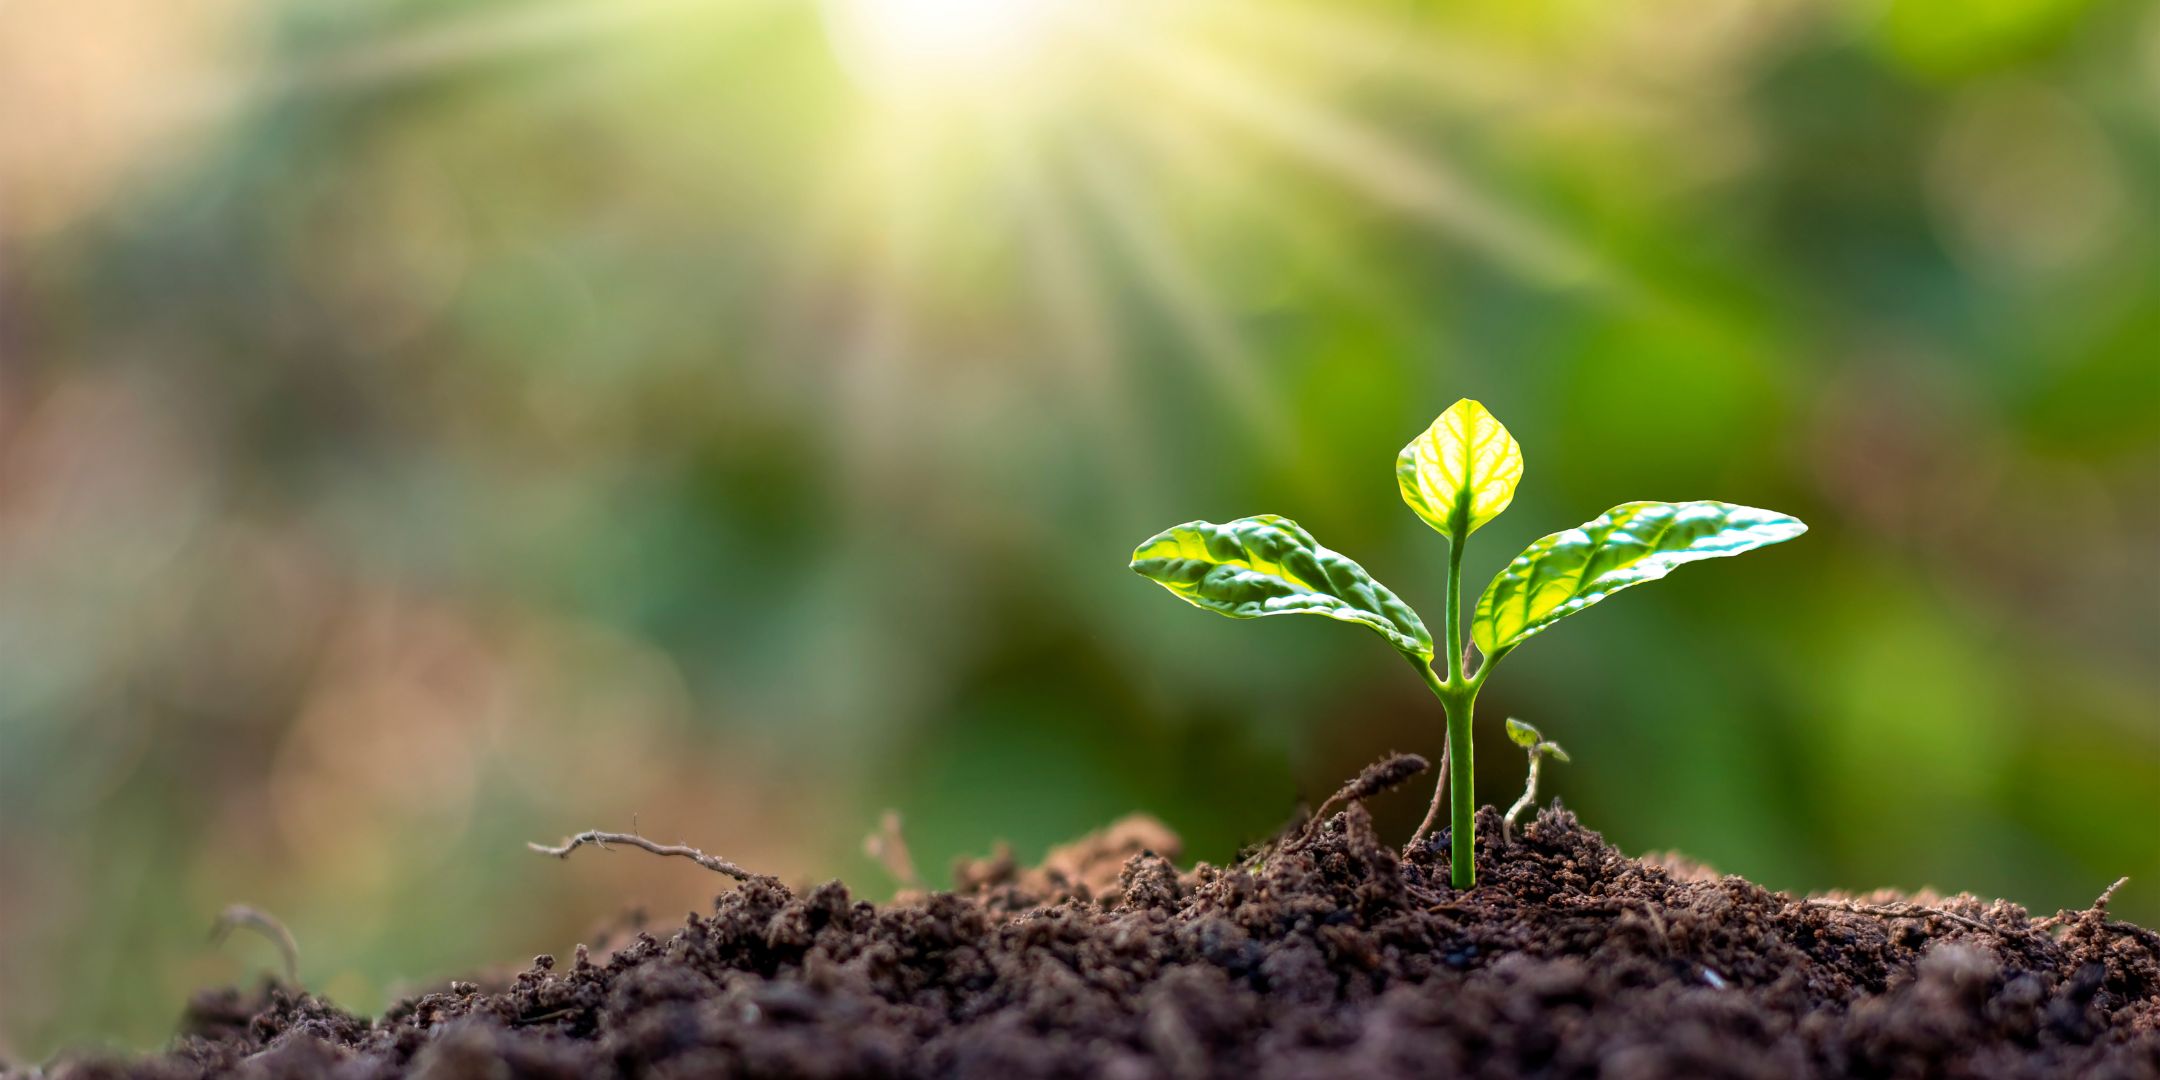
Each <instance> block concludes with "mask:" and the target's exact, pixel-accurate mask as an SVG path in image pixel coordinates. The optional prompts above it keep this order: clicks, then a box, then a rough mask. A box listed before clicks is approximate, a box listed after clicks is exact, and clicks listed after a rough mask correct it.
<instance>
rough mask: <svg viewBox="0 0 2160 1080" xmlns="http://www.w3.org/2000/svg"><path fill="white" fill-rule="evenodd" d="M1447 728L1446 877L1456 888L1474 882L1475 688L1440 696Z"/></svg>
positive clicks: (1467, 886) (1475, 827)
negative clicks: (1472, 740)
mask: <svg viewBox="0 0 2160 1080" xmlns="http://www.w3.org/2000/svg"><path fill="white" fill-rule="evenodd" d="M1440 704H1441V705H1442V706H1443V707H1445V708H1446V709H1447V729H1448V771H1449V773H1450V774H1451V775H1450V776H1449V777H1448V812H1449V814H1448V816H1449V821H1448V829H1449V832H1448V879H1449V881H1451V882H1452V883H1453V884H1454V886H1455V887H1456V888H1458V889H1467V888H1470V887H1472V886H1474V885H1476V884H1477V862H1476V860H1475V855H1476V846H1477V816H1476V815H1477V792H1476V784H1477V780H1476V773H1475V771H1474V770H1473V769H1472V767H1471V746H1470V716H1471V712H1472V709H1473V707H1474V706H1475V705H1476V704H1477V691H1475V690H1470V691H1467V692H1463V691H1458V692H1456V693H1453V694H1449V695H1448V696H1446V697H1443V698H1441V699H1440Z"/></svg>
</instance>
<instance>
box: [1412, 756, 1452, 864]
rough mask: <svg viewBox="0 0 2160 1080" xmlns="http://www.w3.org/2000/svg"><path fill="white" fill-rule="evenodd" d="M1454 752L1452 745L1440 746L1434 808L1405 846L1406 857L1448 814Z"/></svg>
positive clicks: (1426, 813) (1430, 809) (1426, 815)
mask: <svg viewBox="0 0 2160 1080" xmlns="http://www.w3.org/2000/svg"><path fill="white" fill-rule="evenodd" d="M1454 752H1455V748H1454V747H1453V746H1452V745H1450V744H1448V743H1441V744H1440V781H1439V782H1438V783H1436V784H1434V785H1433V789H1432V806H1431V807H1430V808H1428V809H1427V810H1426V811H1425V820H1424V821H1421V822H1419V823H1418V827H1417V831H1416V832H1414V833H1411V834H1410V842H1409V843H1407V844H1404V845H1403V854H1404V855H1408V854H1410V853H1411V852H1412V851H1415V850H1416V849H1417V846H1418V845H1419V844H1421V843H1423V842H1424V841H1425V837H1426V836H1427V834H1429V833H1431V832H1432V831H1433V826H1435V825H1438V824H1440V815H1442V814H1444V813H1446V812H1447V780H1448V757H1449V755H1451V754H1453V753H1454Z"/></svg>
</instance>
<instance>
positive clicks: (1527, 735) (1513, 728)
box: [1507, 716, 1545, 750]
mask: <svg viewBox="0 0 2160 1080" xmlns="http://www.w3.org/2000/svg"><path fill="white" fill-rule="evenodd" d="M1507 737H1508V741H1509V742H1511V743H1514V744H1515V745H1517V746H1520V747H1522V748H1523V749H1525V750H1528V749H1529V748H1531V747H1533V746H1536V745H1537V744H1539V743H1541V742H1544V741H1545V736H1544V735H1543V734H1542V733H1540V732H1539V731H1538V729H1536V728H1534V727H1531V726H1530V725H1529V724H1525V723H1523V722H1522V721H1520V720H1517V719H1515V718H1514V717H1512V716H1510V717H1508V718H1507Z"/></svg>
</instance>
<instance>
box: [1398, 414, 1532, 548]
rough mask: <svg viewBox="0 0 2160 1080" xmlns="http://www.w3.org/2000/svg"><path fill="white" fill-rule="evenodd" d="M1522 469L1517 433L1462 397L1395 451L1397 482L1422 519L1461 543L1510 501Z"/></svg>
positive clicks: (1498, 513) (1519, 480)
mask: <svg viewBox="0 0 2160 1080" xmlns="http://www.w3.org/2000/svg"><path fill="white" fill-rule="evenodd" d="M1522 469H1523V461H1522V447H1520V446H1518V445H1516V443H1515V437H1514V436H1513V435H1510V434H1508V429H1507V428H1505V427H1503V426H1501V424H1500V421H1498V420H1496V419H1494V418H1493V414H1491V413H1489V412H1486V411H1485V406H1483V405H1480V404H1478V403H1477V402H1475V401H1472V400H1470V399H1469V398H1464V399H1462V400H1461V401H1458V402H1456V403H1455V404H1453V405H1450V406H1448V410H1447V411H1446V412H1444V413H1441V414H1440V417H1439V419H1436V420H1434V421H1433V422H1432V426H1431V427H1429V428H1426V429H1425V433H1424V434H1423V435H1420V436H1418V437H1417V438H1415V439H1412V440H1410V445H1408V446H1405V447H1403V448H1402V453H1400V454H1397V455H1396V456H1395V486H1397V487H1399V488H1401V489H1402V497H1403V501H1404V502H1406V503H1409V504H1410V509H1412V510H1415V511H1417V516H1419V517H1421V518H1424V519H1425V524H1427V525H1430V526H1432V527H1433V528H1435V529H1438V530H1439V531H1440V535H1442V536H1445V537H1447V538H1449V539H1450V540H1451V541H1454V542H1457V543H1460V542H1461V541H1462V540H1463V539H1464V538H1466V537H1468V536H1469V535H1470V534H1471V533H1474V532H1476V531H1477V529H1478V526H1480V525H1483V524H1485V523H1486V522H1488V521H1491V520H1492V519H1494V518H1496V517H1498V516H1500V511H1502V510H1505V509H1507V505H1508V503H1510V502H1512V501H1514V498H1515V485H1516V484H1518V483H1521V482H1522Z"/></svg>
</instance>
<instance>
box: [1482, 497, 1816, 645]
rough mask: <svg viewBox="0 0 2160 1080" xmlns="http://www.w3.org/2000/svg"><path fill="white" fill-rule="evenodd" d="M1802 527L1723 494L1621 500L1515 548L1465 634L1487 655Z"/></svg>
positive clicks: (1788, 536)
mask: <svg viewBox="0 0 2160 1080" xmlns="http://www.w3.org/2000/svg"><path fill="white" fill-rule="evenodd" d="M1806 531H1807V526H1806V525H1803V524H1801V523H1800V519H1798V518H1794V517H1788V516H1786V515H1784V514H1780V513H1776V512H1773V511H1770V510H1757V509H1755V508H1754V507H1752V506H1735V505H1733V504H1732V503H1723V502H1710V501H1703V502H1685V503H1665V502H1631V503H1622V504H1620V505H1619V506H1615V507H1613V508H1612V509H1610V510H1607V511H1605V512H1604V513H1603V514H1601V515H1599V516H1598V517H1597V518H1596V520H1593V521H1588V522H1585V523H1583V524H1582V525H1581V526H1580V527H1578V528H1573V529H1568V530H1566V531H1565V532H1556V533H1554V534H1552V535H1551V536H1548V537H1545V538H1544V539H1542V540H1539V541H1537V542H1536V543H1533V544H1531V545H1530V546H1529V547H1527V548H1524V549H1523V553H1522V554H1520V555H1517V556H1515V561H1514V562H1511V563H1509V564H1508V565H1507V569H1505V570H1502V571H1500V574H1499V576H1497V577H1495V578H1493V580H1492V584H1490V585H1487V586H1486V587H1485V595H1483V596H1481V597H1479V598H1478V603H1477V618H1476V619H1475V621H1474V622H1473V623H1472V624H1471V636H1472V639H1473V640H1475V641H1476V642H1477V647H1478V650H1479V651H1480V652H1483V653H1484V654H1485V655H1487V656H1493V655H1496V654H1498V653H1499V652H1501V651H1502V650H1505V649H1511V648H1514V647H1515V646H1516V645H1517V644H1520V643H1521V642H1522V640H1523V639H1524V638H1528V637H1530V636H1531V635H1533V634H1537V633H1540V632H1542V631H1543V630H1544V629H1545V628H1546V627H1549V626H1551V625H1552V624H1553V623H1556V622H1558V621H1560V620H1561V619H1564V618H1566V617H1568V616H1569V615H1573V614H1574V613H1576V612H1578V611H1581V610H1582V609H1584V608H1586V607H1589V606H1590V605H1592V604H1595V603H1597V602H1598V601H1600V600H1603V599H1605V598H1606V597H1608V596H1611V595H1612V594H1614V593H1616V592H1619V591H1620V590H1622V589H1625V588H1628V587H1630V586H1634V585H1640V584H1642V583H1643V582H1645V581H1656V580H1657V579H1659V578H1661V577H1664V576H1665V575H1666V574H1669V573H1671V572H1672V570H1673V568H1674V567H1676V566H1680V565H1682V564H1684V563H1691V562H1695V561H1697V560H1699V559H1717V558H1723V557H1725V556H1727V555H1738V554H1740V553H1741V552H1743V551H1750V550H1753V549H1755V548H1759V547H1762V546H1763V545H1765V544H1775V543H1779V542H1781V541H1785V540H1790V539H1792V538H1793V537H1795V536H1798V535H1800V534H1801V533H1804V532H1806Z"/></svg>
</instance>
